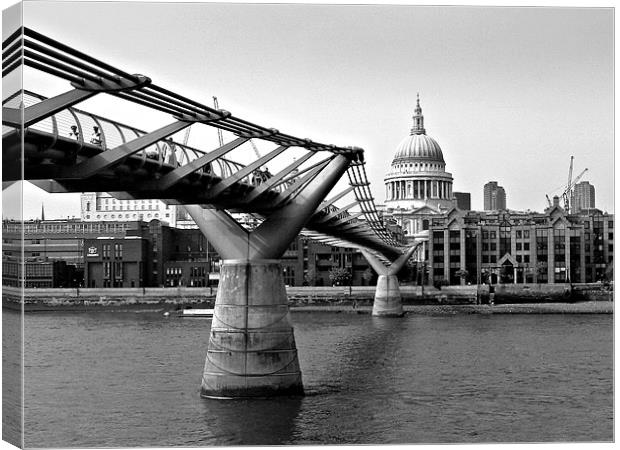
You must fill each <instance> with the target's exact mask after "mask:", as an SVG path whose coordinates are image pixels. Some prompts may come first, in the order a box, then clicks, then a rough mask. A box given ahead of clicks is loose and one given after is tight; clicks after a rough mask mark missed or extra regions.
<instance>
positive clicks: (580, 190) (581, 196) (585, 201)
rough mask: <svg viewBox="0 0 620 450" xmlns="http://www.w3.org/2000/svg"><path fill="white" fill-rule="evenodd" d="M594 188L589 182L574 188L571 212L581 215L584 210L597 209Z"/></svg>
mask: <svg viewBox="0 0 620 450" xmlns="http://www.w3.org/2000/svg"><path fill="white" fill-rule="evenodd" d="M595 200H596V198H595V190H594V186H592V185H591V184H590V183H589V182H588V181H582V182H581V183H577V184H576V185H575V187H574V188H573V191H572V193H571V200H570V210H571V211H570V212H571V213H579V212H581V211H583V210H590V209H593V208H596V201H595Z"/></svg>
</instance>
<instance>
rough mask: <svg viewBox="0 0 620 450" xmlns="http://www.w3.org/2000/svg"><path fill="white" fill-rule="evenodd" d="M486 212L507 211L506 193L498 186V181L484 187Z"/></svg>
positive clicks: (490, 182)
mask: <svg viewBox="0 0 620 450" xmlns="http://www.w3.org/2000/svg"><path fill="white" fill-rule="evenodd" d="M483 195H484V210H485V211H504V210H505V209H506V191H505V190H504V188H503V187H501V186H499V185H498V184H497V181H489V182H488V183H487V184H485V185H484V192H483Z"/></svg>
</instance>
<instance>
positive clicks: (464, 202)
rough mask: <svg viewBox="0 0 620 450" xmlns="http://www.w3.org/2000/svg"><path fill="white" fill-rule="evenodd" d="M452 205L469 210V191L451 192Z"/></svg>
mask: <svg viewBox="0 0 620 450" xmlns="http://www.w3.org/2000/svg"><path fill="white" fill-rule="evenodd" d="M452 195H453V197H452V198H453V200H454V206H456V207H457V208H458V209H461V210H463V211H469V210H470V209H471V194H470V193H469V192H454V193H453V194H452Z"/></svg>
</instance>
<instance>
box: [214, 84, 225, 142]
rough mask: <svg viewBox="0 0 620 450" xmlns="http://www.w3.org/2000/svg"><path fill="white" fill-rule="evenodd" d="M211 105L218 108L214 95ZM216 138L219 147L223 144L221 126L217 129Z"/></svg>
mask: <svg viewBox="0 0 620 450" xmlns="http://www.w3.org/2000/svg"><path fill="white" fill-rule="evenodd" d="M213 106H214V107H215V109H220V105H219V104H218V102H217V97H216V96H215V95H214V96H213ZM217 138H218V139H219V141H220V147H222V146H223V145H224V136H222V129H221V128H218V129H217Z"/></svg>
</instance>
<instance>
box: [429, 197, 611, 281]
mask: <svg viewBox="0 0 620 450" xmlns="http://www.w3.org/2000/svg"><path fill="white" fill-rule="evenodd" d="M613 217H614V216H613V215H611V214H588V215H573V214H567V213H566V212H565V211H564V210H563V209H562V208H560V207H557V206H555V207H553V208H551V209H549V210H547V211H546V212H545V213H543V214H541V213H518V212H507V211H492V212H475V211H459V210H457V209H454V210H452V211H450V212H449V213H447V214H445V215H443V216H440V217H435V218H433V221H432V224H431V226H430V240H429V249H428V265H429V268H430V276H429V280H428V283H429V284H434V285H441V284H466V283H471V284H476V283H481V282H491V283H493V284H495V283H569V282H570V283H589V282H596V281H602V280H605V279H609V278H610V277H611V276H612V274H611V271H612V270H613V253H614V252H613V237H614V236H613V229H614V218H613Z"/></svg>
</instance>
